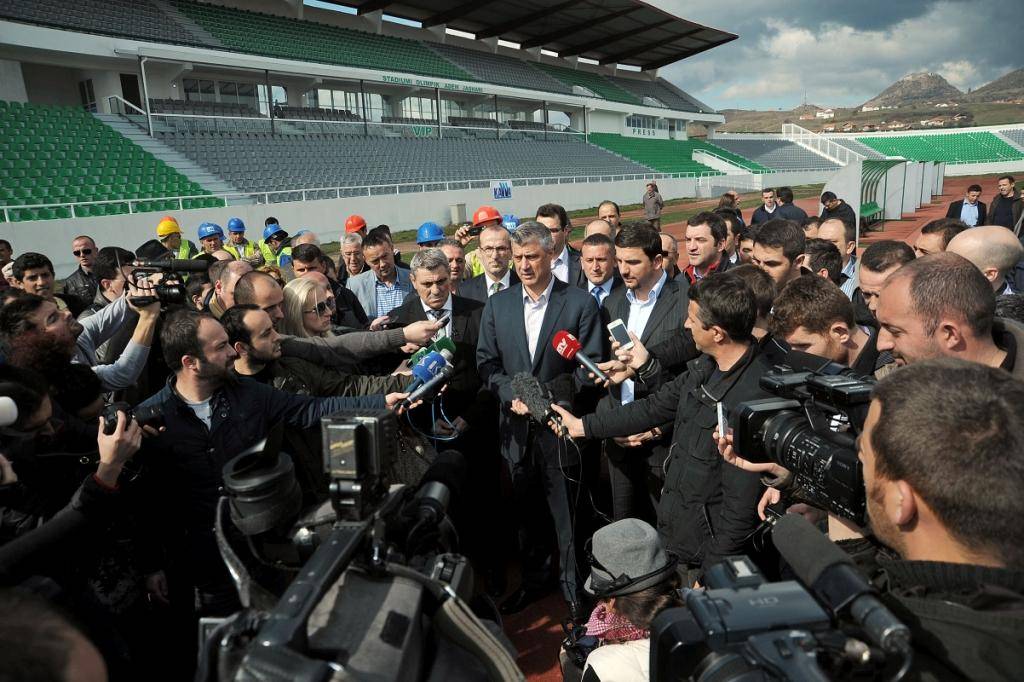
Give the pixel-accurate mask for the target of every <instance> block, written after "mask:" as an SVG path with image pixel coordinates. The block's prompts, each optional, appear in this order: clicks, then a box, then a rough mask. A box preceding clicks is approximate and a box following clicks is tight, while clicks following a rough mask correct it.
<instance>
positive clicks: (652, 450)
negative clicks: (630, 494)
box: [598, 280, 689, 466]
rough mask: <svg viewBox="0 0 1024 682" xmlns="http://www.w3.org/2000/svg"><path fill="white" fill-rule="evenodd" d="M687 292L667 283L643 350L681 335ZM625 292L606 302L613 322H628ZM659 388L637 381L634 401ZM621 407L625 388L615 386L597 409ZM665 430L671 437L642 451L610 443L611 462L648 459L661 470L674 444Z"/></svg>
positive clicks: (646, 329) (644, 337) (644, 335)
mask: <svg viewBox="0 0 1024 682" xmlns="http://www.w3.org/2000/svg"><path fill="white" fill-rule="evenodd" d="M688 288H689V285H682V284H680V283H679V282H674V281H672V280H668V281H666V282H665V286H664V287H663V288H662V290H661V294H660V295H659V296H658V300H657V301H655V303H654V309H653V310H652V311H651V316H650V317H649V318H648V320H647V325H646V326H645V327H644V331H643V333H642V334H640V342H641V343H643V344H644V346H646V347H647V348H651V347H652V346H657V345H659V344H661V343H664V342H665V341H668V340H669V339H672V338H673V337H675V336H677V335H678V334H679V332H680V331H681V330H682V328H683V322H684V321H685V320H686V305H688V303H689V297H688V296H687V295H686V294H685V293H683V292H684V291H685V290H686V289H688ZM626 292H627V289H626V288H625V287H622V288H621V289H618V290H617V291H614V292H612V294H611V295H610V296H608V298H606V299H605V306H604V307H605V308H606V309H607V310H608V316H609V317H610V318H611V319H613V320H615V319H620V320H622V321H623V322H628V321H629V300H628V299H627V298H626ZM674 376H675V375H674V374H668V375H666V376H665V377H663V380H665V381H671V379H672V378H674ZM656 388H657V387H650V389H649V388H648V387H647V386H645V385H644V384H643V383H642V382H640V381H636V382H635V383H634V384H633V392H634V399H636V400H639V399H642V398H645V397H647V396H648V395H649V394H650V393H652V392H653V391H654V389H656ZM621 405H622V386H621V385H620V386H613V387H612V388H611V390H610V391H609V392H608V394H607V395H606V396H605V398H604V399H603V400H602V401H601V404H600V405H599V406H598V412H604V411H610V410H614V409H616V408H618V407H620V406H621ZM663 430H664V431H668V432H669V434H667V435H666V437H664V438H662V439H661V440H660V441H658V442H656V443H654V444H652V445H649V446H643V447H640V448H621V447H619V446H618V445H616V444H615V443H614V441H609V442H608V443H607V445H606V452H607V453H608V456H609V457H610V458H612V459H616V458H621V457H626V456H644V457H647V459H648V461H649V462H650V464H652V465H656V466H660V465H661V463H662V461H664V459H665V457H666V456H667V454H668V452H667V446H668V444H670V443H671V442H672V437H671V429H668V428H666V429H663Z"/></svg>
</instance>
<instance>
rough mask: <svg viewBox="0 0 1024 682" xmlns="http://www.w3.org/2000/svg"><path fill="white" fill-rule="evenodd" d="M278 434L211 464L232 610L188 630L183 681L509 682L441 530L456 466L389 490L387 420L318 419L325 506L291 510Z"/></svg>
mask: <svg viewBox="0 0 1024 682" xmlns="http://www.w3.org/2000/svg"><path fill="white" fill-rule="evenodd" d="M282 431H283V429H282V428H281V426H280V425H278V426H277V427H275V428H274V429H273V430H272V432H271V434H270V435H269V436H268V437H267V439H266V440H265V441H263V442H262V443H260V444H259V445H257V446H256V447H255V448H253V449H251V450H250V451H247V452H245V453H243V454H241V455H239V456H238V457H236V458H234V459H232V460H231V461H230V462H228V464H227V465H225V468H224V472H223V478H224V495H223V496H222V497H221V499H220V501H219V503H218V507H217V514H216V523H215V533H216V539H217V544H218V548H219V549H220V554H221V557H222V558H223V560H224V562H225V564H226V566H227V568H228V572H229V573H230V575H231V577H232V579H233V580H234V583H235V586H236V588H237V591H238V595H239V601H240V602H241V604H242V607H243V609H242V610H241V611H239V612H238V613H236V614H234V615H232V616H229V617H228V618H221V619H214V618H208V619H207V618H204V619H203V620H202V621H201V623H200V642H201V645H202V649H203V651H202V654H201V657H200V662H199V673H198V675H197V677H196V679H197V680H210V681H212V680H254V679H259V680H264V681H265V682H274V681H278V680H279V681H281V682H286V681H287V682H306V681H309V682H313V681H316V682H321V681H326V680H335V679H337V680H340V679H344V680H374V681H386V680H418V679H424V680H427V679H431V680H432V679H455V677H456V676H457V677H458V679H468V680H475V679H480V680H483V679H497V680H519V679H523V678H522V673H521V672H520V671H519V669H518V668H517V667H516V665H515V661H514V659H513V658H512V656H511V655H510V653H509V652H508V650H507V648H506V647H505V646H504V645H503V643H502V642H501V641H500V640H499V639H497V637H496V635H495V634H494V632H493V631H492V630H496V629H497V626H494V627H493V628H491V627H489V626H488V625H487V621H485V620H482V619H481V618H480V617H478V615H477V614H476V613H475V612H474V611H473V610H472V609H470V608H469V607H468V606H467V604H466V601H465V600H468V599H469V598H470V596H471V595H472V592H473V575H472V569H471V568H470V565H469V563H468V562H467V560H466V559H465V558H464V557H463V556H461V555H460V554H458V553H457V535H456V534H455V532H454V528H453V527H452V525H451V523H450V521H449V519H448V518H447V512H448V506H449V503H450V502H451V501H452V499H453V498H454V499H455V500H456V502H457V499H458V494H459V488H460V487H464V483H465V476H466V473H465V460H464V458H463V457H462V455H461V454H459V453H458V452H455V451H451V450H449V451H444V452H441V453H439V454H438V455H437V457H436V458H435V459H434V461H433V463H432V464H431V466H430V468H429V469H428V470H427V472H426V473H425V474H424V475H423V477H422V479H421V480H420V483H419V484H418V485H408V486H404V487H403V486H392V485H391V481H392V479H393V478H396V477H399V472H400V468H401V466H402V464H401V461H400V459H401V453H399V445H398V443H399V442H400V439H399V438H398V433H397V432H398V421H397V417H396V416H395V414H394V413H393V412H391V411H389V410H370V411H360V410H343V411H341V412H338V413H335V414H332V415H331V416H329V417H326V418H324V419H323V420H321V438H322V445H323V458H324V460H323V464H324V470H325V472H326V473H327V474H328V476H329V478H330V485H329V490H330V499H329V500H325V501H323V502H322V503H320V504H318V505H316V506H314V507H313V508H311V509H305V510H303V509H302V492H301V490H300V489H299V486H298V483H297V482H296V477H295V471H294V468H293V464H292V461H291V458H290V457H289V456H288V455H287V454H285V453H283V452H281V450H280V448H281V441H282Z"/></svg>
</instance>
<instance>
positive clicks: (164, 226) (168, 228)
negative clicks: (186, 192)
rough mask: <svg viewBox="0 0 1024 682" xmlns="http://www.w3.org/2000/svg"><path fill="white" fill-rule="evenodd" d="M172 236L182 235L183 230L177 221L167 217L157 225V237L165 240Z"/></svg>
mask: <svg viewBox="0 0 1024 682" xmlns="http://www.w3.org/2000/svg"><path fill="white" fill-rule="evenodd" d="M172 234H181V228H180V227H178V221H177V220H175V219H174V218H173V217H172V216H169V215H166V216H164V217H163V218H161V219H160V222H159V223H157V224H156V236H157V237H159V238H160V239H163V238H164V237H166V236H168V235H172Z"/></svg>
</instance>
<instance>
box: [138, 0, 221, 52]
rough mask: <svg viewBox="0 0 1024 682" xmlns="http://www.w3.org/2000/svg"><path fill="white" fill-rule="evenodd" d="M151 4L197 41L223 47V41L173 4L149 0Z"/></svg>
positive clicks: (162, 0)
mask: <svg viewBox="0 0 1024 682" xmlns="http://www.w3.org/2000/svg"><path fill="white" fill-rule="evenodd" d="M149 1H150V2H151V3H152V4H153V5H156V7H157V9H159V10H160V11H161V12H163V13H164V14H166V15H167V16H169V17H170V18H171V19H172V20H174V21H175V22H176V23H177V24H178V25H179V26H181V27H182V28H184V29H185V30H186V31H188V32H189V33H191V34H192V35H193V36H195V37H196V39H197V40H199V42H201V43H202V44H204V45H206V47H224V43H222V42H220V41H219V40H217V38H215V37H214V36H213V34H212V33H210V32H209V31H207V30H206V29H205V28H203V27H202V26H200V25H199V24H197V23H196V22H194V21H192V20H191V19H189V18H188V17H187V16H185V15H184V14H182V13H181V12H179V11H178V8H177V7H175V6H174V5H173V4H171V3H169V2H166V0H149Z"/></svg>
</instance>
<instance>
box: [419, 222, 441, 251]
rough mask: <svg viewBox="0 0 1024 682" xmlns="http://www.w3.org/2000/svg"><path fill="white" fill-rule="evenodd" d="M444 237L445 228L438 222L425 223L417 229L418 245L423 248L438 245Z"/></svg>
mask: <svg viewBox="0 0 1024 682" xmlns="http://www.w3.org/2000/svg"><path fill="white" fill-rule="evenodd" d="M442 239H444V230H443V229H441V226H440V225H438V224H437V223H423V224H422V225H420V227H419V229H418V230H416V245H417V246H418V247H420V248H421V249H429V248H431V247H434V246H437V243H438V242H439V241H441V240H442Z"/></svg>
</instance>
